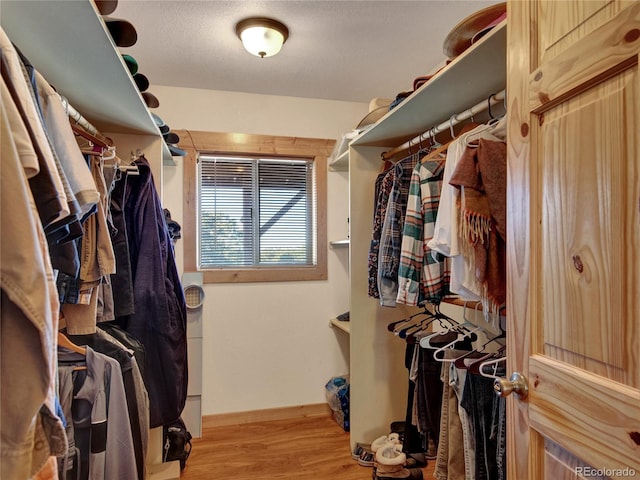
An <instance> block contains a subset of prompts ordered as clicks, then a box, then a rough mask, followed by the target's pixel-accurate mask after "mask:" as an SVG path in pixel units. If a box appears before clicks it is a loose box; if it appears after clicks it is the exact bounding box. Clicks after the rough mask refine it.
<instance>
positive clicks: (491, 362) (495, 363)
mask: <svg viewBox="0 0 640 480" xmlns="http://www.w3.org/2000/svg"><path fill="white" fill-rule="evenodd" d="M506 361H507V356H506V355H505V356H504V357H500V358H496V359H494V360H486V361H484V362H482V363H480V366H479V367H478V372H479V373H480V375H482V376H483V377H487V378H494V379H495V378H501V377H502V376H503V375H498V374H497V371H498V364H499V363H502V362H506ZM490 366H493V373H492V374H489V373H486V372H485V370H484V369H485V368H486V367H490ZM472 373H473V372H472Z"/></svg>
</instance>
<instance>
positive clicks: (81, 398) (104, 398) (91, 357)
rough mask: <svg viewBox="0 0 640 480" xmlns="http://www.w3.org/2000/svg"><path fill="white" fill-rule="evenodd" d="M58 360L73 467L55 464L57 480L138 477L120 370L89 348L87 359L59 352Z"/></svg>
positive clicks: (105, 356) (112, 360)
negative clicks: (57, 472)
mask: <svg viewBox="0 0 640 480" xmlns="http://www.w3.org/2000/svg"><path fill="white" fill-rule="evenodd" d="M58 356H59V361H60V366H59V368H58V376H59V382H60V390H61V397H60V403H61V404H62V408H63V412H64V415H65V417H66V418H67V419H68V423H69V424H70V425H71V427H72V429H73V439H74V442H73V444H74V446H75V448H76V449H77V458H75V459H74V460H75V461H74V462H65V461H64V460H63V461H61V462H59V465H60V469H61V470H62V471H61V472H60V473H61V478H62V479H64V480H71V479H74V480H75V479H79V480H102V479H104V480H121V479H124V478H127V479H135V478H138V473H137V467H136V459H135V454H134V446H133V437H132V433H131V425H130V423H129V415H128V409H127V398H126V394H125V389H124V383H123V380H122V373H121V370H120V365H119V364H118V362H117V361H116V360H115V359H113V358H111V357H108V356H107V355H103V354H100V353H97V352H95V351H94V350H93V349H92V348H91V347H89V346H87V347H86V357H83V356H82V355H80V354H78V353H75V352H68V351H66V350H60V351H59V352H58ZM78 366H84V367H86V369H78ZM62 392H66V395H64V396H63V395H62ZM69 436H71V435H69ZM65 468H66V470H65Z"/></svg>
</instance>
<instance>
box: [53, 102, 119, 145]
mask: <svg viewBox="0 0 640 480" xmlns="http://www.w3.org/2000/svg"><path fill="white" fill-rule="evenodd" d="M59 96H60V101H61V102H62V106H63V107H64V109H65V111H66V112H67V115H69V118H71V119H73V121H74V122H75V123H76V125H78V126H80V127H82V129H83V130H84V132H83V131H82V130H79V129H77V128H73V131H74V132H76V133H77V134H79V135H82V136H84V137H85V138H86V139H87V140H89V141H91V142H93V143H94V144H96V145H98V146H100V147H103V148H107V147H109V146H111V144H112V142H111V140H110V139H108V138H107V137H105V136H104V135H102V134H101V133H100V132H99V131H98V129H97V128H96V127H94V126H93V125H92V124H91V123H89V121H88V120H87V119H86V118H84V117H83V116H82V114H80V112H78V111H77V110H76V109H75V108H73V105H71V104H70V103H69V100H67V99H66V98H65V97H63V96H62V95H59ZM72 127H73V124H72ZM85 133H88V134H89V135H84V134H85Z"/></svg>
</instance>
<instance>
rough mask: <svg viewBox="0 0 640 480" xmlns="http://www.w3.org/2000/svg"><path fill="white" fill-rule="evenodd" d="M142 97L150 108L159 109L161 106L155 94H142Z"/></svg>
mask: <svg viewBox="0 0 640 480" xmlns="http://www.w3.org/2000/svg"><path fill="white" fill-rule="evenodd" d="M141 95H142V98H143V99H144V103H146V104H147V107H148V108H158V107H159V106H160V102H159V101H158V99H157V98H156V96H155V95H154V94H153V93H149V92H142V93H141Z"/></svg>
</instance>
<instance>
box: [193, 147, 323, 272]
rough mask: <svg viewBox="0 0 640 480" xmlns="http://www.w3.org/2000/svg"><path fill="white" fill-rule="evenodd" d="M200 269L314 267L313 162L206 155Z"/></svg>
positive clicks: (202, 162)
mask: <svg viewBox="0 0 640 480" xmlns="http://www.w3.org/2000/svg"><path fill="white" fill-rule="evenodd" d="M198 171H199V175H198V177H199V185H198V187H199V188H198V193H199V195H198V197H199V201H200V203H199V206H198V207H199V208H198V211H199V221H198V226H199V232H198V233H199V235H198V236H199V241H200V243H199V249H198V252H199V266H200V268H201V269H209V268H236V267H264V266H290V267H296V266H307V267H308V266H313V265H315V264H316V261H317V255H316V235H315V228H314V227H315V218H316V200H315V189H314V182H313V179H314V171H313V161H312V160H309V159H285V158H249V157H235V156H233V157H232V156H219V155H215V156H214V155H206V154H202V155H200V158H199V169H198Z"/></svg>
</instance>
